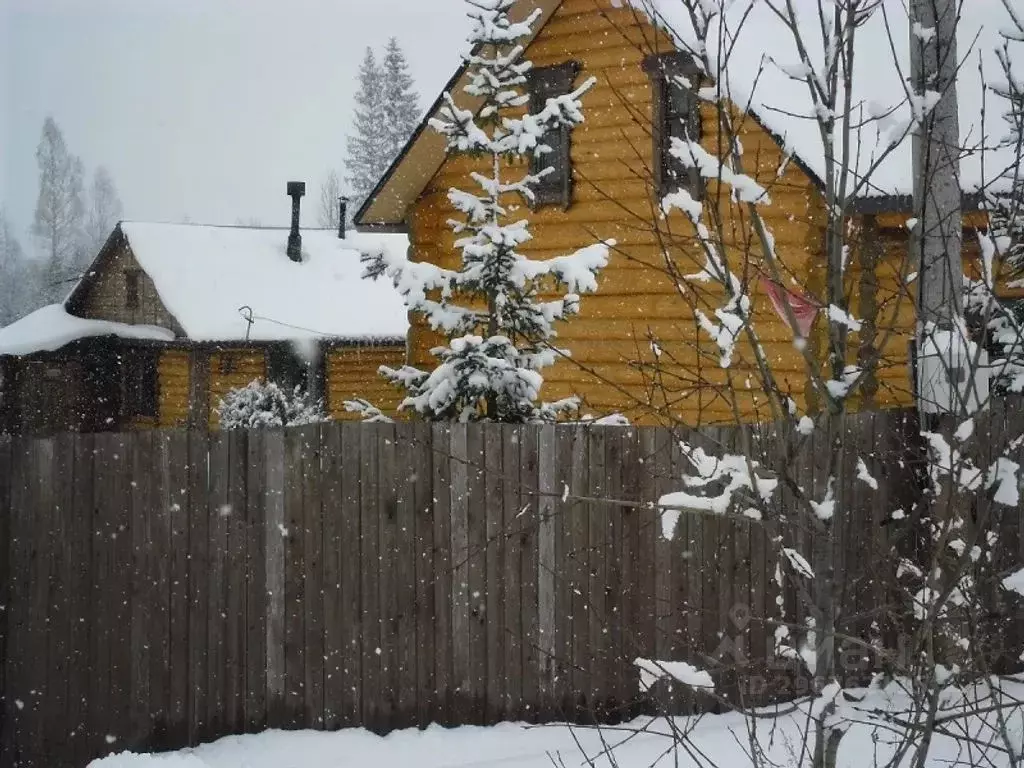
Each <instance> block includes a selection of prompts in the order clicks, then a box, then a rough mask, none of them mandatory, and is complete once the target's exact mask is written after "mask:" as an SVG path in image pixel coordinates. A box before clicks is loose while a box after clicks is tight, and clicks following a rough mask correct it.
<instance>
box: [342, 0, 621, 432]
mask: <svg viewBox="0 0 1024 768" xmlns="http://www.w3.org/2000/svg"><path fill="white" fill-rule="evenodd" d="M468 5H469V7H470V11H469V16H470V18H471V19H472V21H473V31H472V34H471V36H470V42H471V43H472V44H473V52H472V53H471V54H469V55H468V56H467V57H466V62H467V65H468V80H469V82H468V84H467V85H466V86H465V88H464V91H465V93H466V94H468V95H469V96H471V97H473V98H475V99H479V100H480V102H481V104H480V107H479V110H478V111H477V112H476V113H474V112H473V111H471V110H468V109H463V108H461V107H460V106H459V105H458V103H457V102H456V100H455V98H454V97H453V96H452V95H451V94H450V93H446V94H445V95H444V104H443V106H442V107H441V109H440V111H439V114H438V116H437V117H436V118H433V119H431V121H430V125H431V127H432V128H433V129H434V130H435V131H437V132H439V133H441V134H443V135H444V136H445V137H446V139H447V143H448V150H449V152H450V153H452V154H462V155H471V156H474V157H480V158H485V159H486V161H487V162H486V166H484V164H481V167H482V168H484V167H486V172H484V171H480V172H474V173H472V174H471V179H472V181H473V182H474V183H475V184H476V189H475V190H474V191H464V190H461V189H451V190H450V191H449V193H448V200H449V201H450V203H451V204H452V206H453V207H454V208H455V210H456V211H458V212H459V213H460V214H462V218H460V219H459V220H452V221H450V222H449V224H450V226H451V228H452V230H453V231H454V232H455V234H456V235H457V239H456V242H455V246H456V248H457V249H459V251H460V252H461V266H460V267H459V268H458V269H443V268H441V267H439V266H437V265H434V264H426V263H412V262H409V261H407V260H405V259H401V258H395V257H393V256H390V255H386V254H385V255H378V256H372V257H366V258H364V261H365V262H366V264H367V268H366V273H365V276H366V277H369V278H377V277H381V276H387V277H388V278H390V279H391V280H393V281H394V284H395V287H396V288H397V289H398V291H399V292H400V293H401V294H402V296H403V297H404V298H405V301H406V304H407V305H408V307H409V309H410V310H411V311H413V312H415V313H418V314H420V315H422V316H423V318H424V319H425V321H426V323H427V324H428V325H429V326H430V327H431V328H433V329H434V330H435V331H440V332H443V333H444V334H445V335H446V336H447V337H448V338H449V339H450V342H449V343H448V344H446V345H444V346H440V347H437V348H435V349H433V350H432V351H431V354H432V355H433V356H434V358H435V359H436V361H437V365H436V367H435V368H434V369H433V370H420V369H418V368H415V367H412V366H408V365H407V366H404V367H402V368H400V369H398V370H394V369H391V368H387V367H383V368H381V373H382V374H383V375H384V376H385V377H386V378H387V379H388V380H390V381H391V382H392V383H393V384H395V385H397V386H399V387H401V388H403V389H404V390H405V391H406V392H407V396H406V397H405V399H404V400H403V402H402V404H401V408H402V409H404V410H411V411H415V412H416V413H418V414H419V415H421V416H422V417H424V418H427V419H431V420H441V421H447V420H452V421H478V420H483V419H488V420H493V421H501V422H512V423H522V422H531V421H551V420H555V419H557V418H558V417H559V416H560V415H561V414H564V413H566V412H569V411H572V410H575V408H576V407H577V406H578V402H577V400H576V398H568V399H566V400H563V401H559V402H556V403H541V402H539V397H540V390H541V386H542V384H543V381H544V380H543V377H542V376H541V374H540V370H541V369H542V368H544V367H545V366H549V365H551V364H553V363H554V362H555V361H556V360H557V359H558V356H559V355H560V354H564V353H565V351H564V350H559V349H557V348H555V347H554V346H553V341H554V339H555V337H556V331H555V327H554V324H555V323H556V322H557V321H560V320H566V319H568V318H570V317H572V316H573V315H575V314H576V313H577V312H578V311H579V302H580V297H579V294H580V293H586V292H592V291H595V290H597V281H596V275H597V273H598V272H599V271H600V270H601V269H602V268H603V267H604V266H605V265H606V264H607V263H608V252H609V248H610V247H612V246H613V245H614V242H611V241H609V242H604V243H595V244H593V245H590V246H587V247H585V248H582V249H581V250H578V251H576V252H575V253H572V254H568V255H565V256H559V257H556V258H552V259H547V260H543V261H541V260H534V259H530V258H528V257H527V256H525V255H523V254H521V253H520V252H519V250H518V249H519V248H520V247H521V246H523V245H524V244H526V243H527V242H528V241H529V240H530V239H531V235H530V231H529V223H528V221H526V220H525V219H524V218H521V216H520V215H519V214H518V213H517V210H518V208H519V204H521V203H522V202H524V201H525V202H526V203H529V204H532V203H534V202H535V200H536V196H535V193H534V188H535V186H536V185H537V184H538V182H539V181H540V180H541V179H542V178H543V177H544V175H545V174H546V173H548V172H551V169H545V170H544V171H541V172H539V173H536V174H534V173H532V172H530V171H529V170H528V169H525V168H524V166H525V165H526V164H525V163H514V162H510V161H515V160H528V159H530V158H533V157H539V156H541V155H544V154H546V153H548V152H551V151H552V149H551V148H550V147H549V146H548V145H546V144H545V143H544V136H545V134H547V133H548V132H549V131H553V130H556V129H566V130H567V129H570V128H572V127H573V126H576V125H579V124H580V123H582V122H583V113H582V111H581V106H582V105H581V101H580V99H581V97H582V96H583V94H584V93H586V91H587V90H588V89H590V88H591V87H592V86H593V85H594V82H595V81H594V79H593V78H591V79H588V80H587V81H586V82H584V83H583V84H582V85H580V86H579V87H578V88H576V89H575V90H572V91H570V92H569V93H567V94H565V95H562V96H557V97H554V98H549V99H547V100H546V103H545V104H544V107H543V108H542V109H540V110H539V111H537V112H533V113H530V112H528V111H526V108H527V105H528V104H529V102H530V99H529V94H527V93H524V90H523V86H525V85H526V84H527V83H528V75H529V72H530V69H531V64H530V63H529V62H528V61H523V60H522V54H523V46H522V44H521V42H520V41H522V40H523V39H524V38H526V37H528V36H529V35H530V31H531V28H532V26H533V25H534V24H535V23H536V22H537V19H538V17H539V15H540V11H535V12H534V13H532V14H530V16H529V17H528V18H527V19H525V20H524V21H522V22H513V21H512V20H511V19H510V18H509V15H508V14H509V9H510V8H511V7H512V6H513V5H514V0H471V1H470V2H468ZM524 111H526V113H525V114H524ZM555 291H557V293H558V294H560V295H559V296H558V298H554V299H546V298H544V295H545V294H549V293H550V292H555ZM347 407H350V408H352V409H353V410H357V411H361V410H364V407H363V406H362V405H361V404H360V403H358V402H352V403H349V404H347Z"/></svg>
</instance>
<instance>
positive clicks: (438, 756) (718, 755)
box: [90, 680, 1024, 768]
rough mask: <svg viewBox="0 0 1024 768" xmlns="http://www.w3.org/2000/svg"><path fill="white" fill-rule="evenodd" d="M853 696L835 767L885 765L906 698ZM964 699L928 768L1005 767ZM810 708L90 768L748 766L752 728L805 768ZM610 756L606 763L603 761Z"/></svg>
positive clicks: (352, 734) (229, 743)
mask: <svg viewBox="0 0 1024 768" xmlns="http://www.w3.org/2000/svg"><path fill="white" fill-rule="evenodd" d="M1002 685H1003V691H1004V694H1005V696H1006V699H1004V701H1006V700H1014V701H1021V695H1022V694H1024V684H1022V683H1021V682H1020V681H1019V680H1010V681H1004V683H1002ZM851 695H853V696H855V697H856V698H859V699H861V701H860V702H859V703H857V704H849V703H848V704H844V705H843V706H842V707H841V708H840V712H841V715H842V721H843V722H845V723H847V724H848V725H849V730H848V732H847V733H846V735H845V736H844V738H843V741H842V744H841V747H840V752H839V760H838V766H845V767H847V768H866V767H867V766H875V765H888V760H890V759H891V755H892V752H893V750H894V746H893V740H894V739H895V738H896V734H897V733H898V729H894V727H893V725H892V723H891V722H888V721H883V719H882V718H881V717H880V716H879V715H878V714H877V713H878V712H879V711H883V710H888V711H889V712H896V711H902V709H903V708H904V707H905V706H906V704H907V701H906V700H905V698H904V697H903V696H899V695H897V696H887V695H885V694H883V693H881V692H879V691H871V692H865V691H856V692H851ZM969 698H970V701H969V702H967V707H966V708H968V709H970V710H971V711H979V710H982V711H983V710H985V709H986V708H987V709H988V710H989V711H988V712H987V713H986V714H984V715H971V716H969V717H965V718H961V717H959V715H962V714H963V711H964V709H965V704H964V700H963V699H959V700H957V699H958V695H957V694H951V696H950V697H949V698H948V708H947V709H946V717H948V718H950V719H948V721H947V722H946V724H945V725H943V730H946V731H948V732H949V733H956V734H960V735H961V736H962V737H963V738H959V739H953V738H951V737H950V736H949V735H937V736H936V738H935V742H934V743H933V745H932V748H931V750H930V753H929V760H928V763H927V765H928V766H930V767H931V768H939V766H941V767H942V768H953V767H954V766H978V765H985V766H992V767H993V768H995V767H996V766H1007V765H1010V764H1011V762H1010V761H1009V760H1008V759H1007V756H1006V755H1005V754H1004V753H1003V752H1002V749H1003V745H1004V744H1005V742H1004V741H1003V740H1002V738H1001V737H1000V736H999V735H998V732H999V729H998V728H997V727H995V726H997V719H996V717H995V715H994V714H993V713H992V711H991V707H990V706H989V705H990V704H991V703H992V699H991V698H990V697H988V695H987V693H981V694H980V696H978V695H972V696H970V697H969ZM807 712H808V710H807V706H806V705H805V706H801V707H799V708H797V710H796V711H795V712H792V713H790V714H787V715H783V716H780V717H777V718H766V719H757V720H756V721H755V720H745V719H744V718H742V717H741V716H740V715H738V714H728V715H706V716H704V717H700V718H675V719H674V720H672V721H671V723H669V722H668V721H667V720H665V719H641V720H637V721H634V722H633V723H630V724H627V725H622V726H616V727H607V728H603V729H601V730H600V731H598V730H596V729H593V728H586V727H569V726H565V725H553V726H527V725H521V724H511V723H510V724H503V725H498V726H494V727H488V728H482V727H462V728H455V729H444V728H440V727H437V726H433V727H431V728H429V729H427V730H426V731H417V730H407V731H398V732H395V733H392V734H390V735H389V736H386V737H380V736H376V735H374V734H372V733H369V732H367V731H364V730H360V729H351V730H345V731H340V732H337V733H320V732H314V731H292V732H284V731H268V732H266V733H262V734H259V735H255V736H240V737H229V738H226V739H221V740H220V741H217V742H215V743H213V744H207V745H204V746H201V747H198V748H197V749H193V750H183V751H181V752H174V753H167V754H162V755H152V756H149V755H147V756H142V755H132V754H129V753H125V754H121V755H115V756H111V757H108V758H105V759H103V760H97V761H94V762H93V763H92V764H91V767H90V768H348V767H349V766H352V767H353V768H355V767H357V766H358V767H359V768H364V767H369V768H411V767H413V766H414V767H415V768H472V767H474V766H479V767H481V768H483V767H484V766H487V767H488V768H491V767H493V768H553V767H554V768H561V767H562V766H564V768H575V767H576V766H586V765H593V766H594V767H595V768H605V767H606V766H618V768H648V767H649V766H655V765H657V766H664V767H665V768H669V767H672V768H681V767H682V766H700V767H701V768H710V767H711V766H716V767H719V768H744V767H745V766H750V765H752V764H753V763H752V762H751V760H750V758H749V744H750V734H749V731H748V726H749V725H750V724H751V723H756V728H757V737H758V740H759V742H760V744H761V746H762V748H763V750H764V752H765V757H766V758H767V759H768V761H769V762H767V763H760V764H761V765H773V766H799V765H801V764H805V765H806V764H807V756H806V755H805V756H803V763H801V758H800V753H801V746H802V744H803V743H804V740H803V738H802V736H801V734H803V733H804V732H805V731H806V729H807V726H808V722H807ZM1003 714H1004V715H1005V716H1006V718H1007V719H1006V721H1005V725H1006V733H1008V734H1009V737H1010V742H1011V743H1012V745H1013V749H1014V750H1015V751H1016V752H1017V754H1020V749H1021V735H1022V732H1024V729H1022V713H1021V710H1020V707H1019V706H1014V705H1013V704H1009V705H1007V706H1006V707H1004V708H1003ZM670 726H674V727H675V729H676V731H677V734H684V733H685V734H687V737H686V740H685V743H683V742H682V741H680V740H679V739H673V738H672V737H671V736H670V735H669V734H670V732H671V731H672V730H673V728H672V727H670ZM982 745H989V746H982ZM609 748H610V749H611V752H612V755H613V760H611V759H609V757H608V754H607V752H608V750H609ZM910 760H911V757H910V756H907V757H906V758H905V759H904V761H903V763H901V764H904V765H909V764H910Z"/></svg>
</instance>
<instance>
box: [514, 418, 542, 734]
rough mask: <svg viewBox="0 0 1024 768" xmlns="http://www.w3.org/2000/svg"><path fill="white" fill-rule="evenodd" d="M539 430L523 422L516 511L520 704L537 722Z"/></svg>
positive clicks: (529, 718)
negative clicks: (518, 545)
mask: <svg viewBox="0 0 1024 768" xmlns="http://www.w3.org/2000/svg"><path fill="white" fill-rule="evenodd" d="M539 440H540V434H539V430H538V427H537V426H536V425H533V424H527V425H524V426H523V427H522V428H521V432H520V441H519V456H520V459H519V487H520V496H519V512H517V513H516V514H517V516H518V518H519V521H520V527H519V530H520V534H519V539H520V546H521V552H522V555H521V559H520V568H521V569H522V583H521V587H520V611H521V616H522V619H521V623H522V632H523V643H522V661H521V662H520V665H521V666H520V668H521V670H522V672H521V675H522V680H523V691H522V697H523V706H522V709H521V711H522V712H523V717H524V718H525V719H526V720H527V721H528V722H537V715H538V713H537V703H538V697H539V695H540V675H539V669H538V666H537V659H538V657H539V655H540V636H539V630H540V628H539V624H538V614H537V610H538V606H537V601H538V593H537V590H538V584H537V563H538V551H537V545H538V541H539V539H538V523H539V517H538V512H539V506H538V498H537V488H538V485H539V476H538V469H537V460H538V454H537V452H538V450H539Z"/></svg>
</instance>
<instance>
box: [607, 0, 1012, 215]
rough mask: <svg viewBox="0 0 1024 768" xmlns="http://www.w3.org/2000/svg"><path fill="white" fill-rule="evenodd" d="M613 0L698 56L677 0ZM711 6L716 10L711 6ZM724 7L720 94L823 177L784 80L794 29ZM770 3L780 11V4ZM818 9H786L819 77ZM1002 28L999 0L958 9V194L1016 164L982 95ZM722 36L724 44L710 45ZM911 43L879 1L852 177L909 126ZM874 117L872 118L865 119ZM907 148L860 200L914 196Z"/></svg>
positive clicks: (748, 6)
mask: <svg viewBox="0 0 1024 768" xmlns="http://www.w3.org/2000/svg"><path fill="white" fill-rule="evenodd" d="M619 2H620V3H626V2H628V3H630V4H632V5H634V6H636V7H638V8H640V9H641V10H643V11H644V12H646V13H647V15H648V16H650V17H651V18H652V19H655V20H656V21H657V22H658V23H659V24H660V25H661V26H662V27H663V28H665V29H667V30H668V31H670V33H671V34H672V35H673V36H674V37H675V39H676V43H677V45H679V46H680V47H681V48H682V49H684V50H690V51H694V50H697V47H696V45H697V41H696V39H695V35H694V31H693V26H692V24H691V20H690V17H689V15H688V13H687V12H686V10H685V8H684V6H683V4H682V3H681V2H680V1H679V0H619ZM713 4H714V5H715V6H716V7H717V2H715V3H713ZM725 5H726V7H727V11H726V13H725V26H726V29H728V30H729V31H730V35H731V40H729V38H726V37H725V36H722V35H719V29H720V28H718V27H716V28H713V29H712V30H711V34H709V35H708V41H707V43H708V47H709V52H710V53H711V59H712V63H713V65H714V67H715V69H716V70H720V71H722V72H724V75H725V77H726V80H727V82H726V83H725V84H724V90H725V92H726V93H728V94H729V95H730V96H731V100H732V101H733V103H736V104H739V105H746V104H749V105H750V109H751V111H752V112H753V113H754V114H756V115H757V117H758V119H759V121H760V122H761V123H762V124H764V125H765V126H766V127H767V128H768V129H769V130H771V131H772V132H773V133H775V134H776V135H777V136H778V137H779V138H780V139H781V140H782V141H783V142H784V143H785V144H786V145H787V146H788V147H789V148H790V149H791V150H792V151H793V152H794V153H795V154H796V156H797V157H798V158H799V159H800V160H801V161H802V162H803V163H804V164H805V165H806V166H807V167H809V168H810V169H811V170H812V171H813V172H814V173H816V174H818V176H819V178H823V177H824V174H825V164H824V151H823V146H822V140H821V135H820V133H819V131H818V126H817V122H816V121H815V120H814V119H813V116H814V115H815V110H814V105H813V102H812V100H811V96H810V93H809V91H808V88H807V85H806V83H805V82H804V81H802V80H797V79H794V77H790V74H795V75H800V74H801V72H800V68H799V67H798V65H799V64H800V58H799V56H798V53H797V47H796V44H795V42H794V37H793V35H792V33H791V32H790V31H789V30H788V29H787V28H786V27H785V25H784V24H783V22H782V21H781V20H780V19H779V18H778V16H777V15H776V14H775V13H774V12H773V10H772V8H771V7H770V6H769V4H768V3H767V2H765V0H736V1H735V2H732V3H725ZM773 5H775V6H776V7H785V4H784V3H773ZM818 6H819V4H818V3H814V2H798V3H794V4H793V7H794V8H795V9H796V11H797V14H798V16H799V17H800V26H801V33H802V35H803V36H804V39H805V41H806V44H807V45H808V48H809V50H810V52H811V56H812V60H813V61H815V62H817V63H818V64H819V71H824V66H823V65H821V64H820V63H821V62H822V61H823V60H824V51H823V46H822V42H821V33H820V31H819V17H818ZM1009 22H1010V17H1009V16H1008V14H1007V12H1006V8H1005V6H1004V5H1003V3H1002V0H967V2H965V3H964V5H963V14H962V17H961V19H960V22H959V26H958V37H957V43H958V59H959V61H961V62H963V64H962V67H961V69H960V73H959V78H958V86H957V91H958V100H959V112H960V137H961V144H962V145H963V146H964V147H965V148H971V149H972V150H974V151H972V152H971V154H970V156H969V157H966V158H965V159H964V160H963V161H962V162H961V168H960V174H961V186H962V188H963V190H964V191H965V192H972V191H976V190H978V189H980V188H982V187H983V186H986V184H987V185H988V187H989V188H993V187H998V186H999V185H998V184H994V183H993V182H994V181H995V179H996V177H997V176H998V175H999V173H1000V172H1001V171H1003V170H1004V169H1005V168H1007V167H1008V166H1009V165H1010V164H1011V163H1012V162H1013V161H1014V156H1015V153H1014V151H1013V148H1012V147H1011V146H1009V145H1008V144H1007V143H1005V138H1006V132H1007V126H1006V123H1005V121H1004V120H1003V116H1002V115H1003V112H1004V111H1005V104H1004V103H1001V101H1000V100H999V99H998V98H997V97H995V96H994V94H993V93H992V92H991V90H988V89H986V87H985V86H984V83H983V80H982V76H981V75H980V74H979V69H978V64H979V58H980V60H981V61H983V63H984V72H985V80H986V81H987V82H988V83H989V84H992V83H993V82H997V81H998V80H1000V79H1005V78H1004V77H1003V76H1002V71H1001V69H1000V67H999V64H998V61H997V59H996V54H995V51H996V49H997V48H998V47H1000V46H1001V45H1002V42H1003V40H1002V38H1001V36H1000V34H999V32H1000V30H1001V29H1007V28H1008V27H1009V26H1010V24H1009ZM926 33H927V32H926ZM890 39H891V41H892V44H890ZM720 40H729V42H730V43H731V44H729V45H718V43H719V41H720ZM910 40H911V35H910V23H909V19H908V16H907V11H906V4H905V0H883V2H882V4H881V5H880V6H879V7H878V9H877V10H876V11H875V12H874V14H873V15H872V16H871V17H870V18H869V19H868V20H867V21H866V22H865V23H864V25H863V26H862V27H861V28H860V29H858V30H857V32H856V37H855V52H854V86H853V94H852V95H853V101H852V104H853V105H854V108H855V109H857V110H862V111H861V112H859V114H862V115H863V117H864V119H865V120H868V123H867V125H866V126H865V127H864V128H863V129H862V130H861V131H860V132H859V137H858V140H857V145H856V146H854V148H853V155H854V160H853V161H852V163H851V165H852V166H854V167H855V168H856V169H857V170H858V171H859V172H863V171H865V170H866V169H867V168H869V167H870V166H871V164H872V163H873V162H874V160H875V159H876V158H878V157H879V156H881V154H882V150H883V148H885V147H887V146H889V145H890V144H891V143H892V142H893V140H894V139H895V138H896V137H898V136H901V135H903V134H904V133H905V129H906V126H907V125H908V123H909V119H910V107H909V104H908V99H907V92H906V90H905V81H906V79H907V78H908V77H909V74H910V44H911V43H910ZM723 50H728V51H729V53H728V56H725V57H723V56H722V52H723ZM894 51H895V54H894ZM723 59H724V60H723ZM1019 59H1020V60H1019V61H1018V62H1017V71H1016V72H1015V74H1016V75H1018V76H1024V56H1021V57H1019ZM786 72H789V73H790V74H786ZM986 102H987V104H986ZM983 107H984V108H983ZM873 117H877V118H878V119H870V118H873ZM983 118H984V119H983ZM912 143H913V142H912V139H911V138H909V137H908V138H906V139H905V140H903V141H902V142H901V143H900V144H899V146H898V147H897V148H896V150H895V151H893V152H892V154H890V155H889V156H888V157H887V158H886V159H885V160H884V161H882V163H881V164H880V165H879V167H878V168H877V169H876V170H875V171H873V172H872V174H871V177H870V183H869V185H868V186H867V188H866V189H865V190H864V194H863V196H879V195H906V194H910V193H911V192H912V191H913V173H912V168H913V165H912ZM983 166H984V169H983Z"/></svg>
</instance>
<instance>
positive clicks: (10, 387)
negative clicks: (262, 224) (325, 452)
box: [0, 222, 408, 433]
mask: <svg viewBox="0 0 1024 768" xmlns="http://www.w3.org/2000/svg"><path fill="white" fill-rule="evenodd" d="M294 234H298V235H299V237H300V238H301V242H300V244H299V246H298V249H297V250H295V249H292V248H289V240H290V235H294ZM406 248H407V240H406V238H405V237H404V236H401V235H380V234H374V235H367V234H363V233H359V232H348V233H346V234H345V236H344V239H341V238H339V233H337V232H333V231H332V232H328V231H324V230H307V231H298V230H297V228H296V231H294V232H291V233H290V231H289V230H288V229H287V228H284V229H270V228H252V227H218V226H198V225H187V224H152V223H142V222H122V223H121V224H119V225H118V226H117V227H116V228H115V229H114V231H113V232H112V233H111V235H110V237H109V238H108V239H107V242H106V244H105V245H104V246H103V248H102V249H101V251H100V253H99V254H98V255H97V256H96V258H95V260H94V262H93V264H92V265H91V267H90V269H89V270H88V272H87V274H86V275H85V277H84V278H83V279H82V280H81V282H80V283H79V284H78V285H77V286H76V287H75V289H74V290H73V291H72V293H71V295H70V296H69V297H68V298H67V300H66V301H65V302H64V303H63V304H58V305H51V306H48V307H44V308H42V309H40V310H37V311H36V312H34V313H32V314H30V315H28V316H27V317H25V318H22V319H21V320H19V321H18V322H16V323H14V324H12V325H10V326H8V327H6V328H4V329H2V330H0V431H7V432H21V433H48V432H55V431H62V430H71V431H85V432H95V431H108V430H126V429H140V428H149V427H200V428H201V427H207V426H209V427H216V425H217V417H216V410H217V406H218V405H219V403H220V400H221V399H222V398H223V396H224V395H225V394H226V393H227V392H228V391H230V390H231V389H234V388H236V387H241V386H244V385H246V384H248V383H250V382H251V381H253V380H254V379H268V380H272V381H276V382H278V383H280V384H282V385H285V386H288V387H294V386H296V385H302V386H303V387H305V388H307V389H308V390H310V391H312V392H313V393H315V394H316V395H317V396H319V397H321V398H322V399H323V400H324V402H325V405H326V407H327V409H328V410H329V412H330V413H331V415H332V416H334V417H335V418H346V417H348V415H349V414H347V413H346V411H345V408H344V402H345V400H348V399H351V398H353V397H357V396H358V397H367V398H373V400H374V402H375V403H380V404H384V405H385V406H388V405H397V400H398V393H397V392H395V391H393V390H392V389H391V388H390V387H389V386H388V385H387V383H386V382H384V380H383V379H381V378H380V376H379V375H378V373H377V369H378V368H379V366H380V365H382V364H388V365H401V364H402V363H404V361H405V352H406V350H405V339H406V332H407V329H408V319H407V314H406V309H405V305H404V303H403V301H402V299H401V297H400V296H399V295H398V294H397V293H396V291H395V290H394V288H393V287H392V286H391V284H390V283H389V282H387V281H383V280H380V281H365V280H362V279H361V277H360V275H361V273H362V266H361V264H360V260H359V259H360V254H361V253H364V252H368V251H373V250H377V249H401V251H402V253H404V252H405V249H406Z"/></svg>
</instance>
